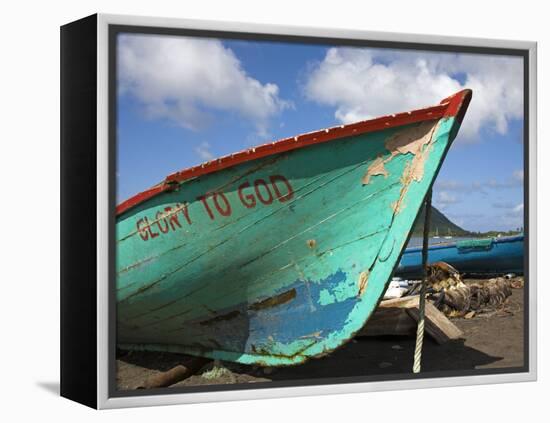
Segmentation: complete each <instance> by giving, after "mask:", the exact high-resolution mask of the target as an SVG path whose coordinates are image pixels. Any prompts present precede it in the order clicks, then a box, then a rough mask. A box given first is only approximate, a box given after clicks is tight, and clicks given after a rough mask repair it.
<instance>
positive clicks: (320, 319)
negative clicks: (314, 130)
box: [116, 116, 458, 366]
mask: <svg viewBox="0 0 550 423" xmlns="http://www.w3.org/2000/svg"><path fill="white" fill-rule="evenodd" d="M457 125H458V123H457V121H456V118H455V117H454V116H446V117H443V118H440V119H436V120H431V121H427V122H426V121H424V122H419V123H413V124H410V125H405V126H397V127H394V128H388V129H383V130H380V131H376V132H368V133H364V134H360V135H356V136H348V137H344V138H341V139H338V142H333V143H331V142H326V143H322V144H319V145H311V146H308V147H307V148H301V149H296V150H292V151H285V152H282V153H280V154H275V155H271V156H269V157H265V158H260V159H257V160H253V161H249V162H245V163H242V164H239V165H235V166H232V167H229V168H227V169H223V170H220V171H218V172H215V173H211V174H207V175H203V176H200V177H197V178H194V179H190V180H186V181H184V182H181V183H180V184H178V186H174V187H173V189H171V190H170V191H166V192H162V193H160V194H159V195H156V196H155V197H153V198H150V199H148V200H147V201H145V202H143V203H141V204H138V205H137V206H135V207H133V208H132V209H130V210H128V211H125V212H124V213H122V214H120V215H119V216H118V219H117V226H116V234H117V263H116V269H117V279H116V289H117V292H116V295H117V324H118V325H117V341H118V343H119V345H120V346H121V347H127V348H133V349H149V350H163V351H178V352H184V353H187V354H191V355H200V356H206V357H211V358H217V359H222V360H229V361H236V362H240V363H248V364H252V363H255V364H261V365H270V366H274V365H291V364H298V363H301V362H303V361H305V360H306V359H308V358H310V357H315V356H320V355H323V354H325V353H327V352H330V351H332V350H333V349H335V348H337V347H339V346H340V345H342V344H343V343H345V342H346V341H347V340H349V339H350V338H351V337H352V336H353V334H354V333H355V332H356V331H358V330H359V329H360V328H361V327H362V326H363V325H364V324H365V322H366V321H367V319H368V318H369V316H370V315H371V313H372V312H373V310H374V309H375V307H376V306H377V304H378V302H379V300H380V298H381V296H382V294H383V292H384V291H385V288H386V285H387V282H388V280H389V279H390V276H391V274H392V271H393V268H394V266H395V264H396V263H397V261H398V259H399V256H400V254H401V251H402V250H403V247H404V245H405V243H406V241H407V238H408V234H409V232H410V230H411V227H412V225H413V222H414V220H415V217H416V215H417V214H418V211H419V209H420V206H421V203H422V201H423V198H424V196H425V194H426V193H427V191H428V190H429V188H430V186H431V184H432V181H433V180H434V178H435V176H436V174H437V171H438V169H439V166H440V164H441V162H442V160H443V158H444V156H445V153H446V151H447V149H448V147H449V145H450V143H451V141H452V140H451V133H456V126H457ZM419 134H420V135H419ZM426 134H429V135H426ZM407 136H410V137H411V140H410V142H402V139H403V137H407ZM400 140H401V141H400ZM369 169H370V171H369ZM366 175H368V178H367V177H366ZM184 212H185V213H184Z"/></svg>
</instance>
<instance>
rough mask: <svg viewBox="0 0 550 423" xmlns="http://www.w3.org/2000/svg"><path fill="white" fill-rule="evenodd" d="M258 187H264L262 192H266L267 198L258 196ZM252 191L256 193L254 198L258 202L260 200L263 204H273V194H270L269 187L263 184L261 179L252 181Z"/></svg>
mask: <svg viewBox="0 0 550 423" xmlns="http://www.w3.org/2000/svg"><path fill="white" fill-rule="evenodd" d="M260 186H263V187H264V190H265V191H266V192H267V194H268V195H269V197H266V198H264V197H263V196H262V194H260ZM254 189H255V191H256V197H258V200H260V201H261V202H262V203H264V204H271V203H273V194H271V191H270V190H269V187H268V186H267V184H266V183H265V181H264V180H263V179H256V180H255V181H254Z"/></svg>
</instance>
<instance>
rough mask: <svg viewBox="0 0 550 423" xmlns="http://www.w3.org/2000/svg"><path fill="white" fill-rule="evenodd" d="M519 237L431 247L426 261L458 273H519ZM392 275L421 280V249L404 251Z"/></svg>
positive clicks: (520, 268)
mask: <svg viewBox="0 0 550 423" xmlns="http://www.w3.org/2000/svg"><path fill="white" fill-rule="evenodd" d="M523 251H524V245H523V235H519V236H513V237H505V238H494V239H487V240H483V241H481V242H477V245H472V243H471V242H468V241H466V242H458V243H448V244H444V245H433V246H431V247H430V248H429V249H428V262H429V263H435V262H437V261H444V262H446V263H449V264H450V265H452V266H454V267H455V268H456V269H457V270H458V271H459V272H460V273H465V274H469V275H490V276H494V275H498V274H501V275H503V274H506V273H516V274H519V275H522V274H523V263H524V257H523ZM396 275H397V276H400V277H403V278H408V279H420V278H422V249H421V248H407V249H406V250H405V252H404V253H403V256H402V257H401V261H400V263H399V266H398V268H397V270H396Z"/></svg>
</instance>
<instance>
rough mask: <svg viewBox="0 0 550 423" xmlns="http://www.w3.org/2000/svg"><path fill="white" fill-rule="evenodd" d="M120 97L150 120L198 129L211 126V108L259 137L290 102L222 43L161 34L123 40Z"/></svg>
mask: <svg viewBox="0 0 550 423" xmlns="http://www.w3.org/2000/svg"><path fill="white" fill-rule="evenodd" d="M118 72H119V73H118V82H119V87H120V92H121V93H123V94H129V95H132V96H134V97H135V98H137V99H138V100H139V101H140V102H141V104H142V106H143V108H144V111H145V112H146V113H147V115H148V116H149V117H150V118H157V119H158V118H160V119H169V120H171V121H173V122H175V123H176V124H178V125H181V126H183V127H185V128H189V129H193V130H197V129H199V128H201V127H203V126H204V125H206V124H208V123H209V122H210V120H211V116H210V114H209V113H208V111H207V109H214V110H222V111H234V112H236V113H238V114H240V115H241V116H243V117H245V118H247V119H249V120H251V121H252V122H253V123H254V125H255V127H256V130H257V132H258V133H259V134H263V133H266V131H267V126H268V123H269V119H270V118H271V117H272V116H273V115H275V114H276V113H278V112H279V111H281V110H282V109H283V108H285V107H286V106H287V105H288V103H287V102H285V101H284V100H282V99H281V98H280V97H279V88H278V86H277V85H276V84H273V83H265V84H262V83H261V82H259V81H258V80H256V79H254V78H252V77H251V76H250V75H248V74H247V73H246V71H245V70H244V69H243V67H242V64H241V63H240V61H239V59H238V58H237V57H236V56H235V54H234V53H233V51H232V50H230V49H228V48H226V47H224V46H223V44H222V43H221V42H220V41H218V40H213V39H197V38H188V37H172V36H160V35H133V34H132V35H127V34H125V35H121V36H120V37H119V44H118Z"/></svg>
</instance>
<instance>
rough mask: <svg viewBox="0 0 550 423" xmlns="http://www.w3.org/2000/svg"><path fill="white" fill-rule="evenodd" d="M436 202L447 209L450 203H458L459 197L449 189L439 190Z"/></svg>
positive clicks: (438, 205)
mask: <svg viewBox="0 0 550 423" xmlns="http://www.w3.org/2000/svg"><path fill="white" fill-rule="evenodd" d="M434 202H435V204H436V206H437V207H438V208H440V209H442V210H445V209H446V208H447V207H448V206H449V205H451V204H456V203H458V198H456V196H455V195H453V194H451V193H450V192H448V191H438V192H437V193H436V196H435V201H434Z"/></svg>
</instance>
